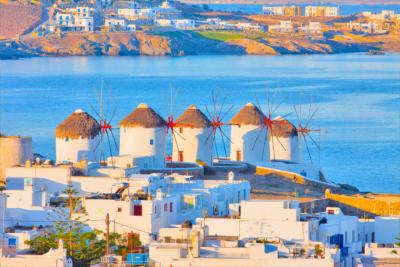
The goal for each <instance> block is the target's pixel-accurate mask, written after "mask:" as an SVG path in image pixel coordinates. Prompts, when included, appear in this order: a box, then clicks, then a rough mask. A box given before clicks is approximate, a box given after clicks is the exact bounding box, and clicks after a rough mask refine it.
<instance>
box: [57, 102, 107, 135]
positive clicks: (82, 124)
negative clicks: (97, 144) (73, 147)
mask: <svg viewBox="0 0 400 267" xmlns="http://www.w3.org/2000/svg"><path fill="white" fill-rule="evenodd" d="M99 132H100V125H99V123H98V122H97V121H96V119H95V118H93V117H92V116H91V115H89V114H88V113H87V112H85V111H83V110H81V109H77V110H75V111H74V112H73V113H72V114H71V115H69V116H68V118H66V119H65V120H64V121H63V122H61V123H60V124H59V125H58V126H57V128H56V137H57V138H66V137H68V138H72V139H78V138H94V137H95V136H97V135H98V134H99Z"/></svg>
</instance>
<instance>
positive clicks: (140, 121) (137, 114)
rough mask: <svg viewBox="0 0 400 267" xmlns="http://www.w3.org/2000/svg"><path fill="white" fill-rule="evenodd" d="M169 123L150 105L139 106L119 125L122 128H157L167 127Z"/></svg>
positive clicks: (142, 104)
mask: <svg viewBox="0 0 400 267" xmlns="http://www.w3.org/2000/svg"><path fill="white" fill-rule="evenodd" d="M166 124H167V122H166V121H165V120H164V119H163V118H162V117H161V116H160V115H159V114H158V113H157V112H155V111H154V110H153V109H152V108H150V107H149V106H148V105H146V104H144V103H141V104H139V105H138V106H137V107H136V108H135V109H134V110H133V111H132V112H131V113H130V114H129V115H128V116H126V117H125V118H123V119H122V120H121V122H120V123H119V125H120V126H122V127H126V128H128V127H142V128H157V127H164V126H166Z"/></svg>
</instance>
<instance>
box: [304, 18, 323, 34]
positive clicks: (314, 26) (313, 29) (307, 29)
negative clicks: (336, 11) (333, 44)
mask: <svg viewBox="0 0 400 267" xmlns="http://www.w3.org/2000/svg"><path fill="white" fill-rule="evenodd" d="M300 30H301V31H302V32H304V33H311V34H320V33H322V26H321V23H320V22H314V21H310V22H309V23H308V25H304V26H302V27H300Z"/></svg>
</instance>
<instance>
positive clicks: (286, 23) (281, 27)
mask: <svg viewBox="0 0 400 267" xmlns="http://www.w3.org/2000/svg"><path fill="white" fill-rule="evenodd" d="M268 31H270V32H293V25H292V22H291V21H290V20H282V21H281V22H280V23H279V24H278V25H269V26H268Z"/></svg>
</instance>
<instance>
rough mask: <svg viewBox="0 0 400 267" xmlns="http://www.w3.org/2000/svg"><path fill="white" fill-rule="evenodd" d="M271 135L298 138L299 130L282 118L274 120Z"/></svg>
mask: <svg viewBox="0 0 400 267" xmlns="http://www.w3.org/2000/svg"><path fill="white" fill-rule="evenodd" d="M271 135H272V136H275V137H289V136H297V128H296V126H294V125H293V124H292V123H291V122H290V121H288V120H287V119H285V118H282V117H281V116H278V117H276V118H275V119H274V120H273V124H272V131H271Z"/></svg>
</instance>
